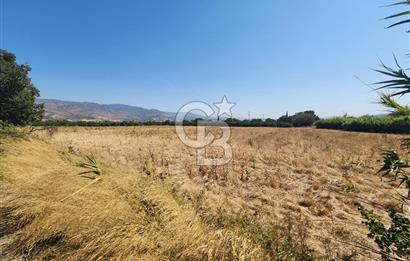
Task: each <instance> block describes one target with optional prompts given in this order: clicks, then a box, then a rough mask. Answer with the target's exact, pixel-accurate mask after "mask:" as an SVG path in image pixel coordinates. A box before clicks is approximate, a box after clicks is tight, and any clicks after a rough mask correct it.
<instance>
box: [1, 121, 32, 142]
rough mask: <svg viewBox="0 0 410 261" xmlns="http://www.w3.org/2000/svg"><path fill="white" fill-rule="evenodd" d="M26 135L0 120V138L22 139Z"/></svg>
mask: <svg viewBox="0 0 410 261" xmlns="http://www.w3.org/2000/svg"><path fill="white" fill-rule="evenodd" d="M25 135H26V132H24V131H21V130H19V129H17V128H16V127H15V126H14V125H12V124H9V123H6V122H4V121H1V120H0V138H4V137H14V138H22V137H24V136H25Z"/></svg>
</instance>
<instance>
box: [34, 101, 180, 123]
mask: <svg viewBox="0 0 410 261" xmlns="http://www.w3.org/2000/svg"><path fill="white" fill-rule="evenodd" d="M37 102H38V103H44V107H45V114H44V118H45V119H54V120H71V121H166V120H173V119H174V117H175V113H172V112H164V111H160V110H156V109H145V108H142V107H138V106H131V105H124V104H99V103H93V102H72V101H62V100H57V99H38V100H37Z"/></svg>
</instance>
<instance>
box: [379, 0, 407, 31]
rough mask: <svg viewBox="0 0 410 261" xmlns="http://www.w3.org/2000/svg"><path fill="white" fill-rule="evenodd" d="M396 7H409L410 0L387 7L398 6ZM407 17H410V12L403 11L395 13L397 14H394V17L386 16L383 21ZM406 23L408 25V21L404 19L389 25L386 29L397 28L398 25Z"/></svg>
mask: <svg viewBox="0 0 410 261" xmlns="http://www.w3.org/2000/svg"><path fill="white" fill-rule="evenodd" d="M398 5H410V0H407V1H401V2H397V3H393V4H391V5H388V6H398ZM408 15H410V11H404V12H400V13H397V14H394V15H390V16H387V17H385V18H384V19H393V18H398V17H403V16H408ZM407 23H410V19H404V20H401V21H399V22H396V23H393V24H391V25H389V26H388V27H387V28H392V27H395V26H399V25H402V24H407Z"/></svg>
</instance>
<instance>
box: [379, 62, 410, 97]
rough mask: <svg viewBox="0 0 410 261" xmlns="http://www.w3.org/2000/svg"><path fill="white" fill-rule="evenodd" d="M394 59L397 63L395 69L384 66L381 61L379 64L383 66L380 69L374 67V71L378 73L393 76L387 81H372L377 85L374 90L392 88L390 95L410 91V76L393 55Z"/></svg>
mask: <svg viewBox="0 0 410 261" xmlns="http://www.w3.org/2000/svg"><path fill="white" fill-rule="evenodd" d="M394 60H395V63H396V65H397V69H393V68H390V67H388V66H386V65H385V64H384V63H383V62H381V66H382V67H383V69H382V70H378V69H374V71H376V72H378V73H381V74H384V75H387V76H389V77H392V78H393V79H390V80H387V81H382V82H376V83H374V85H377V86H379V87H377V88H376V90H381V89H390V90H393V93H392V94H391V95H390V96H391V97H394V96H402V95H404V94H408V93H410V77H409V76H408V75H407V73H406V71H405V70H404V69H403V68H402V67H401V66H400V65H399V63H398V62H397V59H396V57H394Z"/></svg>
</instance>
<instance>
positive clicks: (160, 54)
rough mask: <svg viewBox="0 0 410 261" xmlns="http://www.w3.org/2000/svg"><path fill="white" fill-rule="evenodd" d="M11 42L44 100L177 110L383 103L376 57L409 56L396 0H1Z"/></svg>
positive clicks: (241, 113) (4, 34)
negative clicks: (195, 105)
mask: <svg viewBox="0 0 410 261" xmlns="http://www.w3.org/2000/svg"><path fill="white" fill-rule="evenodd" d="M0 1H1V2H2V3H1V4H2V5H1V9H2V10H1V35H0V36H1V39H0V40H1V41H0V43H1V48H3V49H6V50H9V51H12V52H14V53H16V55H17V57H18V61H19V62H20V63H28V64H30V65H31V66H32V68H33V70H32V73H31V77H32V79H33V82H34V83H35V85H36V86H37V87H38V88H39V89H40V91H41V96H42V97H43V98H56V99H63V100H73V101H93V102H99V103H124V104H130V105H137V106H142V107H146V108H157V109H161V110H165V111H176V110H177V109H178V108H179V107H180V106H182V105H183V104H185V103H186V102H188V101H191V100H203V101H205V102H209V103H212V102H216V101H219V100H220V99H221V97H222V96H223V95H227V97H228V99H229V100H230V101H234V102H236V103H237V105H236V107H235V108H234V109H233V113H234V116H236V117H246V116H247V114H248V111H250V112H251V116H252V117H262V116H265V118H266V117H275V118H276V117H278V116H280V115H282V114H284V113H285V112H286V111H289V113H294V112H297V111H302V110H305V109H313V110H315V111H316V112H317V113H318V114H319V115H320V116H333V115H341V114H343V113H348V114H350V115H361V114H366V113H372V114H373V113H374V114H377V113H381V111H380V106H378V105H374V104H372V102H373V101H374V100H375V99H376V95H375V94H374V93H372V92H371V91H370V89H369V88H368V87H366V86H365V85H364V84H362V83H361V82H360V81H358V80H357V79H356V78H355V77H354V76H355V75H357V76H359V77H360V78H361V79H362V80H363V81H365V82H368V83H370V82H374V81H376V80H379V79H380V77H379V76H378V75H377V74H376V73H373V72H371V71H370V70H369V68H371V67H373V68H374V67H377V66H378V58H381V59H383V60H384V61H385V62H386V63H393V59H392V52H394V53H395V54H397V56H398V57H399V59H400V60H401V61H402V62H403V63H404V65H406V64H405V63H406V62H407V61H406V59H405V57H404V54H405V53H406V52H408V49H409V39H408V35H407V34H406V33H405V32H404V31H405V29H406V28H403V27H401V28H395V29H390V30H386V29H384V27H385V26H387V25H388V22H386V21H380V18H382V17H385V16H387V15H389V14H391V13H394V12H395V11H397V10H398V9H394V8H382V7H381V6H383V5H386V4H388V3H392V1H390V0H311V1H306V0H294V1H289V0H255V1H250V0H184V1H182V0H181V1H180V0H173V1H169V0H135V1H134V0H120V1H117V0H116V1H114V0H110V1H108V0H99V1H91V0H89V1H84V0H81V1H80V0H70V1H55V0H31V1H28V0H0Z"/></svg>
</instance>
